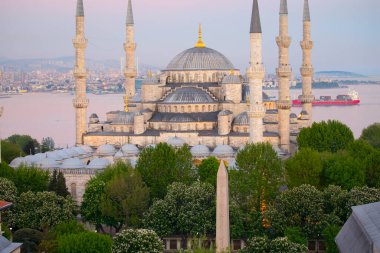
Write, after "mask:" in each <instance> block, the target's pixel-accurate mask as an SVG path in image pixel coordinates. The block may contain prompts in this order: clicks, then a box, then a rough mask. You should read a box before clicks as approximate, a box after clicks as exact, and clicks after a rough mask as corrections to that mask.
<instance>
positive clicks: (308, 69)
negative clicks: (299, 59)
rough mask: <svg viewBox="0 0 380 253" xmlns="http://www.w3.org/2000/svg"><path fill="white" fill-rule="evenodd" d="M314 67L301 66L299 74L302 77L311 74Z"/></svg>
mask: <svg viewBox="0 0 380 253" xmlns="http://www.w3.org/2000/svg"><path fill="white" fill-rule="evenodd" d="M313 74H314V69H313V68H311V67H302V68H301V76H303V77H310V76H313Z"/></svg>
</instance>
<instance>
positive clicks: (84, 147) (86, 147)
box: [79, 145, 94, 153]
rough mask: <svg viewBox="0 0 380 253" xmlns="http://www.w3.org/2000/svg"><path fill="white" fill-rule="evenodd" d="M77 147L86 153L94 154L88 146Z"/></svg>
mask: <svg viewBox="0 0 380 253" xmlns="http://www.w3.org/2000/svg"><path fill="white" fill-rule="evenodd" d="M79 147H81V148H82V149H83V150H85V151H86V152H87V153H92V152H94V150H93V149H92V148H91V147H90V146H88V145H83V146H79Z"/></svg>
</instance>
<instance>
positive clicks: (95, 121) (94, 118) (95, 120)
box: [90, 113, 99, 124]
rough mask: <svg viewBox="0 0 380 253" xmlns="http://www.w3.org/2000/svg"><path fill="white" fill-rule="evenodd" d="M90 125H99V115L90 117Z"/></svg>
mask: <svg viewBox="0 0 380 253" xmlns="http://www.w3.org/2000/svg"><path fill="white" fill-rule="evenodd" d="M90 123H92V124H94V123H99V117H98V115H96V114H95V113H93V114H91V116H90Z"/></svg>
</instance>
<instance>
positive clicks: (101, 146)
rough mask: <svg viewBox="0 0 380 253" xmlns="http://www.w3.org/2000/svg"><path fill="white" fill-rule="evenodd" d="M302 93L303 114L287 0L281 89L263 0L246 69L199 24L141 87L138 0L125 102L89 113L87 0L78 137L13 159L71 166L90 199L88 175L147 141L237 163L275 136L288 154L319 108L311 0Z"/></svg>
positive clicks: (129, 157)
mask: <svg viewBox="0 0 380 253" xmlns="http://www.w3.org/2000/svg"><path fill="white" fill-rule="evenodd" d="M303 32H304V36H303V40H302V41H301V48H302V51H303V64H302V67H301V69H300V70H301V75H302V82H303V87H302V95H301V96H300V100H301V101H302V103H303V109H302V112H301V114H300V115H299V116H297V115H295V114H294V113H290V108H291V100H290V95H289V93H290V91H289V90H290V85H289V79H290V77H291V73H292V69H291V67H290V65H289V54H288V49H289V46H290V44H291V38H290V37H289V35H288V8H287V0H281V4H280V32H279V36H278V37H277V38H276V42H277V45H278V47H279V65H278V68H277V76H278V82H279V96H278V98H279V99H278V100H277V101H273V100H269V99H268V97H267V96H265V94H264V93H263V91H262V84H263V79H264V75H265V69H264V66H263V63H262V62H263V61H262V30H261V23H260V14H259V6H258V0H253V9H252V18H251V24H250V47H251V50H250V66H249V67H248V69H247V70H246V74H245V75H242V74H241V73H240V71H239V70H238V69H236V68H235V67H234V65H233V64H232V63H231V61H230V60H228V59H227V58H226V57H225V56H224V55H223V54H221V53H220V52H218V51H216V50H214V49H211V48H208V47H206V45H205V43H204V42H203V38H202V30H201V27H199V35H198V41H197V42H196V44H195V46H194V47H193V48H190V49H187V50H185V51H183V52H181V53H179V54H178V55H177V56H175V57H174V58H173V60H171V62H170V63H169V64H168V65H167V67H166V69H164V70H162V71H161V74H160V75H157V76H153V75H151V74H150V75H149V77H148V78H147V79H146V80H144V81H143V83H142V89H141V91H139V92H136V91H135V78H136V66H135V50H136V43H135V41H134V19H133V11H132V3H131V0H129V2H128V12H127V22H126V42H125V43H124V48H125V52H126V63H127V64H126V69H125V91H126V93H125V96H124V108H123V110H115V111H112V112H108V113H107V114H106V115H105V118H99V117H98V115H96V114H92V115H91V116H90V118H89V121H88V122H87V107H88V104H89V100H88V99H87V97H86V76H87V73H86V68H85V48H86V46H87V39H86V38H85V36H84V8H83V0H78V2H77V12H76V36H75V38H74V40H73V44H74V47H75V49H76V65H75V68H74V77H75V80H76V84H75V85H76V95H75V98H74V100H73V105H74V107H75V112H76V147H72V148H66V149H62V150H55V151H52V152H47V153H44V154H37V155H30V156H27V157H19V158H16V159H15V160H13V161H12V162H11V164H10V166H11V167H13V168H17V167H19V166H21V165H23V164H24V165H27V166H37V167H38V168H41V169H43V170H48V171H50V172H52V171H53V170H59V171H62V172H63V173H64V175H65V178H66V184H67V187H68V189H69V191H70V192H71V195H72V196H73V197H74V199H75V200H76V201H77V202H78V203H81V201H82V198H83V193H84V191H85V187H86V183H87V182H88V180H89V179H90V178H91V177H93V176H94V175H95V174H96V173H97V172H98V171H101V170H103V169H104V168H105V167H107V166H108V165H110V164H112V163H114V162H115V161H117V160H123V161H125V162H130V163H131V164H132V166H134V165H135V164H136V161H137V159H138V155H139V152H140V150H141V149H143V148H145V147H149V146H154V145H155V144H157V143H160V142H167V143H168V144H170V145H172V146H174V147H181V146H183V145H185V144H187V145H188V146H190V152H191V153H192V155H193V158H194V160H195V161H200V160H202V159H204V158H206V157H208V156H210V155H212V156H215V157H217V158H219V159H223V160H225V161H227V162H228V164H229V166H234V162H235V155H236V152H237V151H238V150H239V149H240V148H242V147H244V145H246V144H247V143H259V142H269V143H271V144H272V145H273V147H274V149H275V150H276V151H277V152H278V154H279V155H287V154H289V153H291V152H293V151H294V150H295V149H296V142H295V141H296V137H297V134H298V133H299V131H300V129H301V128H303V127H305V126H308V125H309V124H310V122H311V116H312V102H313V100H314V96H313V95H312V89H311V87H312V77H313V68H312V65H311V49H312V48H313V42H312V41H311V35H310V14H309V5H308V0H304V16H303Z"/></svg>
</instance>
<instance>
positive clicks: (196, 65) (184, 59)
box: [166, 47, 235, 71]
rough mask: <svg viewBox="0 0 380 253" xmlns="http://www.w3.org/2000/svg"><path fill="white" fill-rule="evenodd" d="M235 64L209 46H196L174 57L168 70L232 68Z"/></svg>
mask: <svg viewBox="0 0 380 253" xmlns="http://www.w3.org/2000/svg"><path fill="white" fill-rule="evenodd" d="M232 69H235V67H234V65H233V64H232V63H231V62H230V60H228V59H227V57H225V56H224V55H223V54H221V53H219V52H218V51H216V50H214V49H211V48H207V47H194V48H190V49H187V50H185V51H183V52H182V53H180V54H178V55H177V56H175V57H174V58H173V60H172V61H171V62H170V63H169V65H168V66H167V68H166V70H169V71H183V70H228V71H229V70H232Z"/></svg>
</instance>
